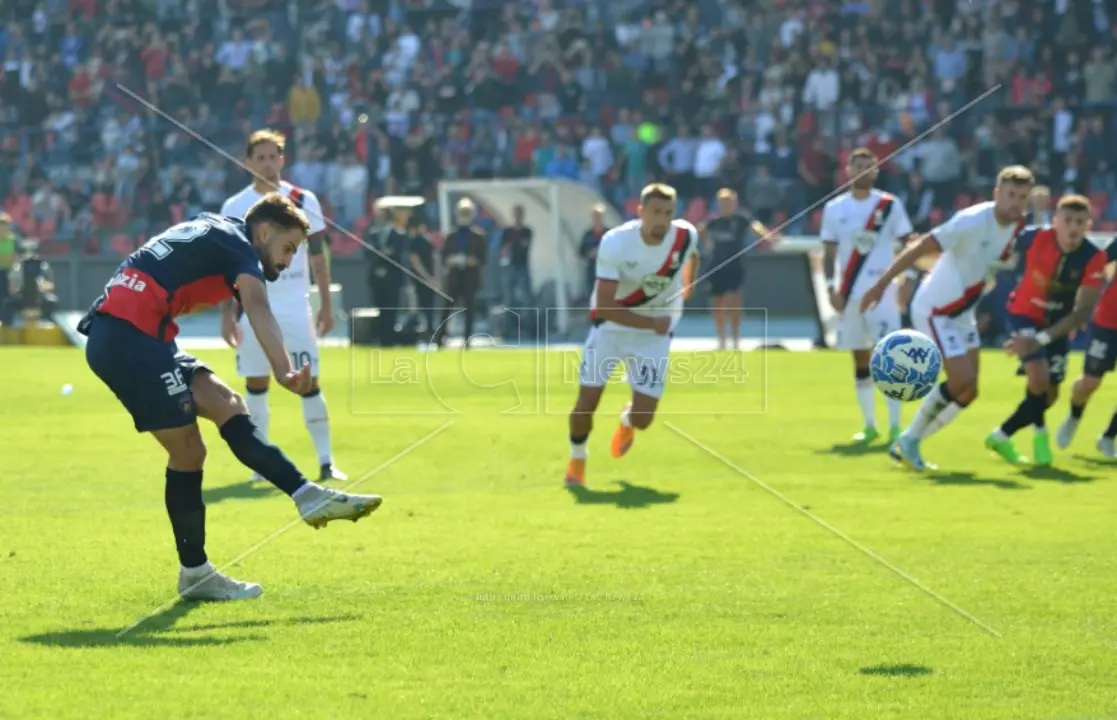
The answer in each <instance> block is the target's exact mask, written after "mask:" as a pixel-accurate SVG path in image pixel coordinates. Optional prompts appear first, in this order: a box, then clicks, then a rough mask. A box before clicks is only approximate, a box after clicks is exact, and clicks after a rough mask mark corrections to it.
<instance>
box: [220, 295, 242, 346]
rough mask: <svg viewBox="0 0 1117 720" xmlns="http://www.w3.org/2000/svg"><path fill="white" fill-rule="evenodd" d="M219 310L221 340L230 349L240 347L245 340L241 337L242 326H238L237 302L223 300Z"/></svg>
mask: <svg viewBox="0 0 1117 720" xmlns="http://www.w3.org/2000/svg"><path fill="white" fill-rule="evenodd" d="M218 310H219V311H220V313H221V339H222V340H224V341H225V344H227V345H228V346H229V347H232V348H235V347H240V344H241V341H242V340H244V338H243V337H241V331H240V325H238V324H237V309H236V302H235V301H234V300H232V299H229V300H222V301H221V304H220V305H219V306H218Z"/></svg>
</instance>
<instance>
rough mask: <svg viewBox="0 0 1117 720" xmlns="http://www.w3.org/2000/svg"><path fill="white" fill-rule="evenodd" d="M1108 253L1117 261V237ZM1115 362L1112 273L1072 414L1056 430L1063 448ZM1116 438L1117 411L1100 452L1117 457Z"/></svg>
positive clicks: (1116, 301) (1116, 302)
mask: <svg viewBox="0 0 1117 720" xmlns="http://www.w3.org/2000/svg"><path fill="white" fill-rule="evenodd" d="M1104 253H1105V259H1106V262H1107V264H1108V263H1113V262H1117V240H1111V241H1110V242H1109V245H1108V246H1106V248H1105V250H1104ZM1115 366H1117V278H1114V277H1112V276H1111V277H1110V280H1109V284H1108V285H1106V287H1105V290H1104V291H1103V292H1102V294H1101V299H1099V300H1098V305H1097V307H1096V308H1095V309H1094V317H1093V319H1092V320H1091V321H1090V336H1089V343H1088V344H1087V346H1086V362H1085V365H1084V367H1083V369H1082V377H1080V378H1079V379H1078V380H1077V381H1075V383H1074V386H1073V388H1072V389H1071V397H1070V414H1069V415H1067V417H1066V419H1065V420H1063V422H1062V424H1061V425H1059V430H1058V432H1056V433H1055V444H1056V445H1058V446H1059V447H1060V448H1067V447H1070V444H1071V441H1072V440H1074V434H1075V432H1076V431H1077V430H1078V424H1079V423H1080V422H1081V421H1082V414H1083V413H1084V412H1086V403H1088V402H1089V401H1090V397H1091V396H1092V395H1093V394H1094V392H1095V391H1097V389H1098V387H1099V386H1101V381H1102V378H1103V377H1105V376H1106V374H1108V373H1110V372H1113V369H1114V367H1115ZM1115 441H1117V412H1114V413H1113V417H1112V418H1110V420H1109V426H1108V427H1107V428H1106V429H1105V432H1103V433H1102V435H1101V437H1099V438H1098V443H1097V448H1098V452H1100V453H1101V454H1102V455H1104V456H1105V457H1107V458H1117V448H1115V447H1114V444H1115Z"/></svg>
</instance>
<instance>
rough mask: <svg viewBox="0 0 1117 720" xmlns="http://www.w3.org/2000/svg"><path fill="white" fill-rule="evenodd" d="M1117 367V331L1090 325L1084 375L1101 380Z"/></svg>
mask: <svg viewBox="0 0 1117 720" xmlns="http://www.w3.org/2000/svg"><path fill="white" fill-rule="evenodd" d="M1114 366H1117V330H1114V329H1112V328H1103V327H1100V326H1098V325H1095V324H1094V323H1090V344H1089V345H1087V346H1086V363H1085V367H1084V368H1083V373H1084V374H1086V375H1089V376H1090V377H1093V378H1100V377H1102V376H1103V375H1105V374H1106V373H1109V372H1113V368H1114Z"/></svg>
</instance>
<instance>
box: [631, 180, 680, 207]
mask: <svg viewBox="0 0 1117 720" xmlns="http://www.w3.org/2000/svg"><path fill="white" fill-rule="evenodd" d="M678 197H679V193H677V192H676V191H675V188H673V187H671V186H670V185H668V184H667V183H652V184H650V185H648V186H646V187H645V188H644V189H643V190H641V191H640V204H641V205H647V204H648V202H649V201H651V200H670V201H671V202H675V200H677V199H678Z"/></svg>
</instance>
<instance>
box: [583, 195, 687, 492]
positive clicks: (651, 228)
mask: <svg viewBox="0 0 1117 720" xmlns="http://www.w3.org/2000/svg"><path fill="white" fill-rule="evenodd" d="M676 204H677V196H676V192H675V189H674V188H673V187H671V186H669V185H664V184H660V183H655V184H652V185H648V186H647V187H646V188H644V190H643V191H642V192H641V193H640V207H639V218H638V219H637V220H632V221H630V222H627V223H625V224H623V225H621V226H619V227H616V228H613V229H612V230H610V231H609V232H607V233H605V237H603V238H602V239H601V246H600V247H599V248H598V253H597V283H596V287H595V288H594V291H593V296H592V297H591V298H590V308H591V310H590V318H591V321H592V325H593V326H592V327H591V328H590V332H589V337H587V338H586V345H585V348H584V349H583V350H582V363H581V366H580V368H579V373H578V374H579V385H580V387H579V390H578V399H577V401H576V402H575V404H574V409H573V411H571V413H570V463H569V464H568V465H567V468H566V484H567V486H568V487H580V486H583V485H585V482H586V440H587V439H588V438H589V435H590V432H591V431H592V430H593V415H594V412H596V410H597V406H598V404H599V403H600V402H601V394H602V392H603V391H604V389H605V382H606V381H607V380H608V379H609V376H610V375H611V374H612V373H613V370H614V369H615V368H616V366H617V363H620V362H623V363H624V366H625V372H626V374H627V375H628V382H629V385H630V386H631V387H632V399H631V401H630V402H629V403H628V404H626V405H625V406H624V409H623V411H622V412H621V416H620V423H619V424H618V426H617V429H616V432H615V433H614V434H613V442H612V455H613V457H615V458H619V457H621V456H622V455H624V454H625V453H626V452H628V450H629V448H631V447H632V442H633V439H634V438H635V435H636V431H637V430H646V429H647V428H648V426H650V425H651V423H652V419H653V418H654V417H655V411H656V407H657V406H658V404H659V399H660V397H662V396H663V390H664V381H665V380H666V373H667V359H668V354H669V351H670V348H671V337H672V335H673V331H674V329H675V325H676V324H677V323H678V321H679V318H681V317H682V313H683V302H684V301H685V300H686V298H687V297H689V295H690V292H691V288H692V286H693V283H694V279H695V277H696V273H697V271H698V230H697V229H695V227H694V226H693V225H691V224H690V223H688V222H686V221H685V220H676V219H675V206H676Z"/></svg>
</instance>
